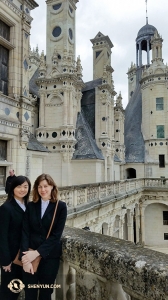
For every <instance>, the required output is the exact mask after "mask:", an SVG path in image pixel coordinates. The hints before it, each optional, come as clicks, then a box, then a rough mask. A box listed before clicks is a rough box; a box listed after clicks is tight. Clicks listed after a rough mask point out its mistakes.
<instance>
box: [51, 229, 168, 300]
mask: <svg viewBox="0 0 168 300" xmlns="http://www.w3.org/2000/svg"><path fill="white" fill-rule="evenodd" d="M62 258H63V264H62V265H61V267H60V271H59V275H58V279H57V283H59V284H61V286H62V287H63V288H62V289H60V290H59V291H57V297H56V299H57V300H60V299H61V300H64V299H66V300H68V299H74V300H75V299H76V300H86V299H89V300H92V299H97V300H103V299H109V300H110V299H113V300H116V299H119V300H124V299H131V300H132V299H139V300H152V299H153V300H166V299H168V280H167V278H168V256H167V255H165V254H163V253H159V252H157V251H152V250H149V249H146V248H143V247H142V246H140V245H135V244H133V243H131V242H128V241H125V240H121V239H118V238H114V237H109V236H105V235H101V234H96V233H93V232H86V231H84V230H81V229H77V228H70V227H66V228H65V230H64V234H63V256H62ZM63 274H64V275H63ZM61 280H62V281H61Z"/></svg>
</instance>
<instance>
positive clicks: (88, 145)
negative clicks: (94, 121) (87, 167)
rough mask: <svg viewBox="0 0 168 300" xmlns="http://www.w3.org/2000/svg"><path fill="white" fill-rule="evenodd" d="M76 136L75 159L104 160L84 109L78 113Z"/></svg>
mask: <svg viewBox="0 0 168 300" xmlns="http://www.w3.org/2000/svg"><path fill="white" fill-rule="evenodd" d="M75 138H76V140H77V143H76V145H75V152H74V155H73V159H102V160H104V157H103V154H102V152H101V150H100V149H99V148H98V146H97V144H96V142H95V140H94V137H93V132H92V130H91V129H90V126H89V124H88V122H87V120H86V118H85V116H84V113H83V111H81V112H80V113H78V117H77V123H76V131H75Z"/></svg>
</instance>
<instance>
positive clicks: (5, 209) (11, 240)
mask: <svg viewBox="0 0 168 300" xmlns="http://www.w3.org/2000/svg"><path fill="white" fill-rule="evenodd" d="M23 216H24V210H23V209H22V208H21V207H20V206H19V205H18V204H17V202H16V201H15V199H14V198H13V199H12V200H11V201H10V202H9V201H6V202H4V203H3V204H2V205H1V206H0V264H1V265H2V266H8V265H9V264H10V263H11V262H12V261H13V260H14V259H15V257H16V254H17V252H18V250H19V249H20V242H21V234H22V221H23Z"/></svg>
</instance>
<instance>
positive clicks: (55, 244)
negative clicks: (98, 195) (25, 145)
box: [21, 174, 67, 300]
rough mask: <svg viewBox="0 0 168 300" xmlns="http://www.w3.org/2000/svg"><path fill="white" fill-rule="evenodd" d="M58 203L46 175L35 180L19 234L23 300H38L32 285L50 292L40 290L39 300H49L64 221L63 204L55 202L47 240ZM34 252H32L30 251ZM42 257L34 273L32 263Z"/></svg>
mask: <svg viewBox="0 0 168 300" xmlns="http://www.w3.org/2000/svg"><path fill="white" fill-rule="evenodd" d="M57 201H58V188H57V186H56V184H55V182H54V180H53V179H52V177H51V176H50V175H48V174H41V175H40V176H38V177H37V179H36V180H35V183H34V187H33V201H32V202H30V203H29V204H28V206H27V209H26V212H25V216H24V222H23V231H22V242H21V252H22V262H23V270H24V272H23V281H24V284H25V300H30V299H31V300H37V297H38V289H37V288H29V285H32V284H38V283H39V284H44V285H47V286H50V288H43V289H42V288H41V289H39V298H38V299H39V300H51V294H52V292H53V288H52V285H53V283H54V281H55V279H56V276H57V273H58V268H59V261H60V256H61V250H62V247H61V241H60V239H61V235H62V232H63V229H64V226H65V222H66V217H67V207H66V203H65V202H63V201H59V202H58V206H57V211H56V216H55V218H54V223H53V226H52V229H51V232H50V235H49V237H48V238H46V237H47V234H48V231H49V228H50V225H51V222H52V220H53V215H54V211H55V208H56V205H57ZM29 248H30V249H33V250H29ZM39 256H40V257H41V260H40V263H39V266H38V269H37V272H34V270H33V264H32V262H33V261H34V260H35V259H36V258H37V257H39Z"/></svg>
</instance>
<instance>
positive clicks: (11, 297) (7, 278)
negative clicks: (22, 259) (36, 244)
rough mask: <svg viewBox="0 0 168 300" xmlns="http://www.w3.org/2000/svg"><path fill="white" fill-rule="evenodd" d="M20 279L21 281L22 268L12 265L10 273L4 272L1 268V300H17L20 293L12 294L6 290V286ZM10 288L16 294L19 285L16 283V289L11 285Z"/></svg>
mask: <svg viewBox="0 0 168 300" xmlns="http://www.w3.org/2000/svg"><path fill="white" fill-rule="evenodd" d="M14 279H20V280H21V281H23V274H22V267H20V266H18V265H15V264H12V265H11V272H5V271H4V270H3V269H2V267H1V300H17V299H18V297H19V294H20V293H14V292H12V291H11V290H10V289H9V288H8V284H9V283H10V282H11V281H12V280H14ZM11 285H12V288H13V289H14V290H15V291H16V292H17V291H18V290H19V287H20V284H19V283H18V282H17V281H16V288H15V285H14V284H11Z"/></svg>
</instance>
